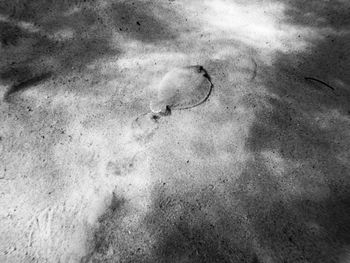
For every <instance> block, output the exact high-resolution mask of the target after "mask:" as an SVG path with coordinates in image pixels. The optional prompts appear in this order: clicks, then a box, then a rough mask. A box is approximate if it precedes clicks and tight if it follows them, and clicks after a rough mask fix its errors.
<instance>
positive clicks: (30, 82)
mask: <svg viewBox="0 0 350 263" xmlns="http://www.w3.org/2000/svg"><path fill="white" fill-rule="evenodd" d="M51 76H52V73H50V72H47V73H43V74H42V75H40V76H36V77H33V78H31V79H28V80H25V81H22V82H20V83H19V84H16V85H13V86H12V87H11V88H10V89H9V90H8V91H7V92H6V94H5V96H4V99H5V100H6V101H9V99H10V97H11V95H13V94H14V93H17V92H19V91H22V90H25V89H27V88H28V87H32V86H35V85H38V84H40V83H41V82H43V81H45V80H46V79H48V78H50V77H51Z"/></svg>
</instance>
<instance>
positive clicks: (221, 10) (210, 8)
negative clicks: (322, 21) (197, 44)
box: [202, 0, 310, 52]
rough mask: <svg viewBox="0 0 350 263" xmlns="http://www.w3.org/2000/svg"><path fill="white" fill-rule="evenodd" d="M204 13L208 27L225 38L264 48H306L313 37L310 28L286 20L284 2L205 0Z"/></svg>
mask: <svg viewBox="0 0 350 263" xmlns="http://www.w3.org/2000/svg"><path fill="white" fill-rule="evenodd" d="M204 3H205V6H206V7H207V8H206V9H205V11H204V12H205V13H204V15H203V17H202V23H203V25H205V26H207V28H206V31H207V32H211V33H212V34H213V35H218V36H221V38H222V36H225V39H234V40H238V41H241V42H243V43H245V44H248V45H250V46H253V47H257V48H262V49H264V50H280V51H284V52H286V51H289V50H296V49H302V48H305V47H306V46H307V42H306V41H305V40H303V38H302V37H301V36H308V37H310V32H309V31H308V30H307V29H304V28H300V27H295V26H290V25H287V24H283V22H282V20H283V17H284V4H282V3H269V4H261V3H260V4H239V3H235V2H234V1H226V0H215V1H205V2H204Z"/></svg>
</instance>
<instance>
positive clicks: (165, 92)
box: [131, 65, 213, 143]
mask: <svg viewBox="0 0 350 263" xmlns="http://www.w3.org/2000/svg"><path fill="white" fill-rule="evenodd" d="M212 87H213V84H212V83H211V80H210V76H209V75H208V73H207V71H206V70H205V69H204V68H203V67H202V66H199V65H196V66H187V67H181V68H175V69H173V70H171V71H169V72H168V73H166V74H165V76H164V77H163V79H162V80H161V81H160V83H159V86H158V87H157V93H156V95H155V97H154V98H153V99H152V100H151V102H150V109H151V113H144V114H142V115H140V116H138V117H137V118H136V119H135V120H134V121H133V122H132V124H131V128H132V131H133V135H134V138H135V139H136V140H137V141H140V142H143V143H146V142H148V141H149V140H150V139H151V138H152V137H153V135H154V133H155V131H156V130H157V129H158V127H159V122H158V120H159V119H160V118H161V117H162V116H166V115H170V113H171V111H172V110H180V109H189V108H193V107H196V106H198V105H200V104H202V103H203V102H204V101H206V100H207V98H208V97H209V95H210V92H211V89H212Z"/></svg>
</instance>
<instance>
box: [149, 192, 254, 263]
mask: <svg viewBox="0 0 350 263" xmlns="http://www.w3.org/2000/svg"><path fill="white" fill-rule="evenodd" d="M168 187H170V186H168ZM171 187H172V188H174V187H175V188H176V186H175V185H174V186H171ZM167 192H168V193H167ZM154 193H155V195H156V199H155V200H154V203H153V207H152V208H153V210H152V212H151V213H150V214H149V215H148V216H147V217H146V219H145V223H146V225H147V227H148V229H149V231H150V232H151V233H152V235H154V237H155V238H156V243H155V245H154V246H153V253H154V255H155V256H156V261H155V262H249V263H252V262H257V258H256V255H255V253H254V251H253V249H252V235H251V233H249V230H248V227H247V222H246V220H245V218H244V216H242V215H241V214H240V213H239V212H238V210H239V209H237V207H236V206H235V205H234V204H233V203H232V206H229V207H227V206H226V205H225V203H223V202H222V200H221V199H222V197H219V196H217V193H216V192H215V190H214V188H204V189H201V190H199V191H190V192H186V193H183V194H178V193H176V191H170V193H169V190H167V191H164V189H162V186H160V187H158V189H155V192H154ZM236 209H237V210H236Z"/></svg>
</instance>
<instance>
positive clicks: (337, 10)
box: [240, 1, 350, 262]
mask: <svg viewBox="0 0 350 263" xmlns="http://www.w3.org/2000/svg"><path fill="white" fill-rule="evenodd" d="M348 12H349V4H347V3H345V1H343V2H341V1H338V2H337V3H333V2H332V3H330V2H326V1H288V5H287V6H286V21H287V22H288V23H290V24H292V25H293V26H306V27H310V28H314V29H315V30H319V29H320V30H321V32H322V29H324V28H326V29H327V32H329V35H326V36H325V37H324V38H321V39H318V40H312V41H311V42H310V43H309V44H310V47H311V48H310V49H308V50H307V51H299V52H294V53H291V54H279V55H278V56H277V57H276V59H275V61H274V63H273V65H272V66H265V67H261V68H260V70H261V73H262V74H261V76H264V77H262V80H261V84H262V85H264V86H265V87H266V88H267V89H268V95H266V96H265V97H264V98H263V99H262V101H261V104H262V105H265V106H261V107H260V108H259V110H257V111H256V121H255V123H254V124H253V125H252V127H251V130H250V134H249V138H248V140H247V141H246V148H247V150H248V151H249V152H251V153H252V154H253V156H254V160H253V162H254V163H252V164H250V165H247V168H246V171H245V172H244V173H243V174H242V175H241V178H240V180H241V182H242V183H241V185H242V187H243V189H248V188H247V185H248V182H249V181H251V180H253V185H254V187H253V188H257V189H263V190H262V192H267V193H269V194H271V196H273V198H271V199H269V198H268V199H267V200H269V201H267V202H265V201H264V200H265V199H264V194H263V193H262V192H261V193H259V194H258V195H257V196H254V197H251V196H250V195H247V199H246V201H244V202H243V203H242V204H244V205H245V206H246V211H247V214H248V215H249V214H251V216H250V218H251V223H252V227H253V229H254V231H255V233H256V234H257V235H258V236H259V242H260V243H261V244H263V246H264V247H266V248H268V249H269V250H270V251H272V253H271V257H272V258H273V259H274V260H275V261H276V262H339V261H340V258H341V253H342V251H343V249H344V247H346V246H348V245H349V243H350V191H349V186H350V179H349V174H350V165H349V160H348V159H346V156H349V150H350V135H349V128H350V127H349V113H350V75H349V74H348V73H347V71H348V69H349V65H350V63H349V61H350V60H349V56H347V55H346V54H347V53H348V50H349V43H350V42H349V40H350V35H349V33H348V32H342V30H343V29H345V28H346V27H347V26H348V25H349V16H348ZM305 77H314V78H317V79H320V80H322V81H324V82H326V83H327V84H329V85H331V86H332V87H333V88H334V90H332V89H329V87H327V86H326V85H324V84H321V83H319V82H311V81H306V80H305ZM266 105H267V106H266ZM266 153H268V154H270V156H277V158H280V159H279V160H280V161H279V164H277V166H278V165H281V163H284V164H288V165H286V166H287V168H284V170H283V172H280V173H276V170H275V169H274V168H271V167H270V166H271V164H268V163H267V161H266V157H265V155H266ZM344 156H345V157H344ZM269 165H270V166H269ZM254 167H258V168H254ZM261 171H264V172H261ZM258 174H263V178H264V179H263V181H260V180H259V179H256V178H255V177H256V176H257V175H258ZM260 176H261V175H260ZM252 178H255V179H252ZM265 185H269V186H271V185H275V186H276V189H269V188H267V189H266V188H264V186H265ZM286 189H289V191H286ZM245 192H248V190H246V191H245ZM243 193H244V191H243Z"/></svg>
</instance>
